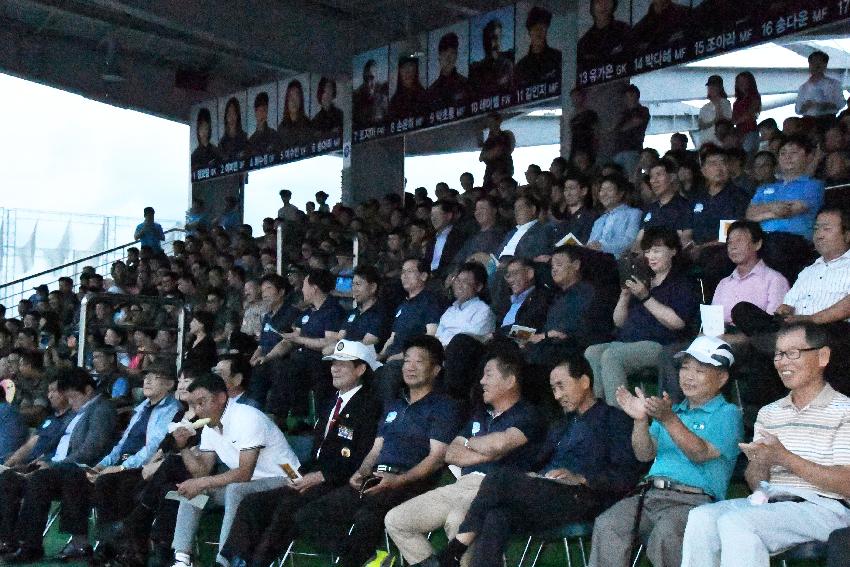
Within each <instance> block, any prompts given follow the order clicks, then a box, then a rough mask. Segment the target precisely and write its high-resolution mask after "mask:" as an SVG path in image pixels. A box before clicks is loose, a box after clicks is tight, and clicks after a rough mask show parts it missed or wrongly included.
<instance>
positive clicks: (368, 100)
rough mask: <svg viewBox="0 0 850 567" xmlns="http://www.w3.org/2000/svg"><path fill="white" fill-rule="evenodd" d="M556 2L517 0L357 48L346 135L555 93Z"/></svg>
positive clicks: (560, 19) (560, 24) (361, 136)
mask: <svg viewBox="0 0 850 567" xmlns="http://www.w3.org/2000/svg"><path fill="white" fill-rule="evenodd" d="M561 5H562V3H559V2H557V0H541V1H538V2H534V1H531V0H529V1H522V2H519V3H517V4H515V5H509V6H505V7H503V8H500V9H498V10H493V11H491V12H487V13H485V14H481V15H479V16H476V17H474V18H472V19H470V20H466V21H460V22H457V23H454V24H452V25H449V26H446V27H443V28H440V29H437V30H433V31H431V32H429V33H427V34H422V35H420V36H416V37H414V38H410V39H408V40H405V41H399V42H395V43H393V44H391V45H388V46H386V47H381V48H377V49H373V50H371V51H368V52H366V53H361V54H359V55H357V56H356V57H355V58H354V60H353V70H352V72H353V81H352V82H353V89H354V92H353V95H352V116H353V123H354V124H353V135H352V143H354V144H358V143H362V142H367V141H369V140H373V139H376V138H383V137H387V136H394V135H398V134H404V133H407V132H412V131H415V130H421V129H424V128H432V127H436V126H441V125H443V124H449V123H452V122H456V121H459V120H464V119H466V118H472V117H475V116H478V115H482V114H487V113H490V112H498V111H501V110H504V109H508V108H514V107H517V106H522V105H525V104H531V103H535V102H538V101H541V100H544V99H552V98H557V97H559V96H560V94H561V82H562V78H561V74H562V59H561V51H562V45H563V42H564V41H565V39H566V17H565V16H564V15H563V14H560V13H557V10H556V7H560V6H561Z"/></svg>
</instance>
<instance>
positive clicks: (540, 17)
mask: <svg viewBox="0 0 850 567" xmlns="http://www.w3.org/2000/svg"><path fill="white" fill-rule="evenodd" d="M537 24H543V25H544V26H546V27H547V28H548V27H549V26H550V25H551V24H552V12H550V11H549V10H547V9H546V8H541V7H540V6H534V7H533V8H532V9H531V10H529V12H528V17H527V18H526V19H525V29H527V30H530V29H531V28H532V27H534V26H536V25H537Z"/></svg>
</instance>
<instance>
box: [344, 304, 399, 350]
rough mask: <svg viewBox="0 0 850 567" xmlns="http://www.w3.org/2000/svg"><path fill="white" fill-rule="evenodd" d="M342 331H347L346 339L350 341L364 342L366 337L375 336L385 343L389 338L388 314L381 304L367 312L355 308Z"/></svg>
mask: <svg viewBox="0 0 850 567" xmlns="http://www.w3.org/2000/svg"><path fill="white" fill-rule="evenodd" d="M341 330H342V331H345V338H346V339H347V340H349V341H362V340H363V337H365V336H366V335H374V336H376V337H378V339H380V341H382V342H383V341H384V340H385V339H386V338H387V336H389V322H388V321H387V313H386V311H384V308H383V306H382V305H380V304H379V303H375V304H374V305H373V306H372V307H370V308H369V309H367V310H366V311H361V310H360V308H359V307H355V308H354V309H352V310H351V311H349V312H348V316H347V317H346V319H345V322H344V323H343V324H342V329H341Z"/></svg>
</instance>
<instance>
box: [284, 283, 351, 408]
mask: <svg viewBox="0 0 850 567" xmlns="http://www.w3.org/2000/svg"><path fill="white" fill-rule="evenodd" d="M334 285H336V279H335V278H334V276H333V275H332V274H331V273H330V272H329V271H328V270H325V269H312V270H310V272H309V273H308V274H307V277H306V278H304V283H303V284H302V290H301V291H302V294H303V296H304V301H305V302H306V303H307V304H308V308H307V310H306V311H305V312H304V313H303V314H302V315H301V318H300V319H296V320H295V321H294V322H293V327H294V329H293V331H292V332H291V333H283V334H282V335H281V336H282V338H283V341H284V342H286V343H290V344H291V345H292V349H293V350H292V354H291V355H290V356H289V362H288V363H287V365H286V366H285V368H284V370H283V373H282V375H280V376H277V377H276V379H275V380H273V382H272V386H271V391H270V392H269V405H270V406H271V407H270V408H269V409H271V411H273V412H274V413H275V415H276V417H277V420H278V423H285V422H286V418H287V415H288V414H289V412H290V410H292V413H293V415H296V416H298V417H306V416H307V413H308V411H309V409H308V408H309V405H308V399H309V396H308V393H309V391H310V390H313V392H314V394H315V396H316V402H317V404H319V405H323V404H324V403H326V402H327V401H328V400H329V399H330V398H332V397H333V389H332V387H331V384H330V369H329V368H328V367H327V365H326V364H324V363H323V362H322V349H324V348H325V346H326V345H327V344H329V343H330V342H331V341H332V340H333V338H334V337H335V336H336V331H337V330H339V328H340V326H341V325H342V322H343V321H344V320H345V311H344V310H343V308H342V306H340V304H339V301H338V300H337V298H336V297H333V296H331V291H333V289H334Z"/></svg>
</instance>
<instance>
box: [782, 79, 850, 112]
mask: <svg viewBox="0 0 850 567" xmlns="http://www.w3.org/2000/svg"><path fill="white" fill-rule="evenodd" d="M807 102H828V103H832V104H834V105H835V110H834V111H832V112H830V111H827V112H824V111H822V110H819V109H815V108H810V109H808V110H807V111H806V112H803V105H804V104H805V103H807ZM845 104H847V103H846V102H845V100H844V90H843V89H842V88H841V82H840V81H838V80H837V79H833V78H832V77H827V76H824V77H822V78H821V79H820V80H819V81H817V82H815V81H812V79H811V78H810V79H809V80H808V81H806V82H805V83H803V84H802V85H800V88H799V89H798V90H797V104H796V105H795V106H794V112H796V113H797V114H799V115H801V116H829V115H830V114H833V115H834V114H835V113H836V112H838V111H839V110H840V109H842V108H844V105H845Z"/></svg>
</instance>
